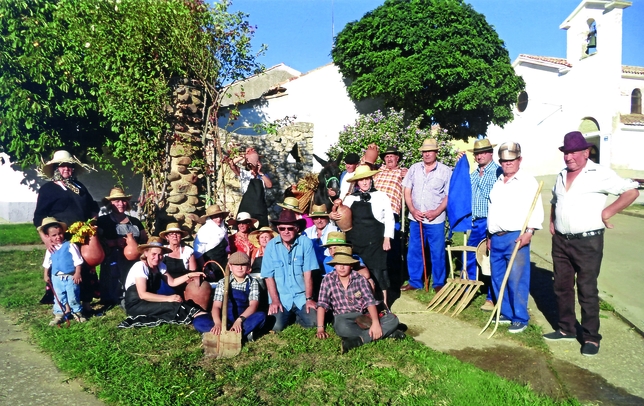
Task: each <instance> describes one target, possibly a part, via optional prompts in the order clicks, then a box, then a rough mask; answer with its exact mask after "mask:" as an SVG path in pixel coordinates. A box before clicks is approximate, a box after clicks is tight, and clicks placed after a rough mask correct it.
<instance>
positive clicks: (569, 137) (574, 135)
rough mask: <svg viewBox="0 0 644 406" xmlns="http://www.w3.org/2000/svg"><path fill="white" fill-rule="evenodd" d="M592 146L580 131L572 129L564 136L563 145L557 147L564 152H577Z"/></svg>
mask: <svg viewBox="0 0 644 406" xmlns="http://www.w3.org/2000/svg"><path fill="white" fill-rule="evenodd" d="M592 146H593V144H591V143H589V142H588V141H586V138H584V135H583V134H582V133H580V132H579V131H572V132H569V133H568V134H566V135H565V136H564V142H563V145H562V146H561V147H559V151H561V152H564V153H568V152H577V151H583V150H585V149H588V148H590V147H592Z"/></svg>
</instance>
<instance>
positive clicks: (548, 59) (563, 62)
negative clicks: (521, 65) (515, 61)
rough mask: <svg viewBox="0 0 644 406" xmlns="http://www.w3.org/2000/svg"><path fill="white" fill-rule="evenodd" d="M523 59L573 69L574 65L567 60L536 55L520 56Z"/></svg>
mask: <svg viewBox="0 0 644 406" xmlns="http://www.w3.org/2000/svg"><path fill="white" fill-rule="evenodd" d="M521 57H523V58H526V59H533V60H535V61H542V62H550V63H554V64H555V65H562V66H566V67H568V68H571V67H572V64H571V63H569V62H568V60H567V59H566V58H553V57H551V56H536V55H528V54H520V55H519V58H521Z"/></svg>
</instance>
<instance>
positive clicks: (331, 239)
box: [322, 231, 351, 247]
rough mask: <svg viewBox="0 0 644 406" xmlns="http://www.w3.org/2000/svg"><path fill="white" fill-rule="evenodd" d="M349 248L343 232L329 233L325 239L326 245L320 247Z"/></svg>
mask: <svg viewBox="0 0 644 406" xmlns="http://www.w3.org/2000/svg"><path fill="white" fill-rule="evenodd" d="M341 245H346V246H349V247H350V246H351V244H349V243H348V242H347V237H346V235H345V234H344V233H343V232H340V231H331V232H330V233H329V235H327V237H326V244H324V245H322V246H323V247H335V246H341Z"/></svg>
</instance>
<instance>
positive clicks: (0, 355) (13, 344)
mask: <svg viewBox="0 0 644 406" xmlns="http://www.w3.org/2000/svg"><path fill="white" fill-rule="evenodd" d="M0 388H2V389H1V390H0V405H12V406H21V405H50V406H76V405H77V406H93V405H103V402H101V401H99V400H98V399H96V397H95V396H94V395H92V394H90V393H88V392H85V391H84V389H83V387H82V386H81V385H80V384H79V382H78V381H76V380H70V379H69V378H68V377H67V376H66V375H65V374H63V373H61V372H60V371H58V369H57V368H56V367H55V366H54V363H53V362H52V360H51V358H50V357H49V355H47V354H44V353H43V352H41V351H40V350H39V349H38V347H36V346H35V345H32V344H31V343H30V342H29V335H28V334H27V332H25V331H23V330H22V329H21V327H20V326H19V325H17V324H16V323H15V321H14V320H12V319H11V318H10V316H9V314H8V313H6V312H4V311H3V310H2V309H0Z"/></svg>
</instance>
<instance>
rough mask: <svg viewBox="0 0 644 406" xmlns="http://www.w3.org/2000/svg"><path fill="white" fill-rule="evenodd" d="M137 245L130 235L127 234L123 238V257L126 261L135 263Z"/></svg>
mask: <svg viewBox="0 0 644 406" xmlns="http://www.w3.org/2000/svg"><path fill="white" fill-rule="evenodd" d="M138 247H139V244H138V243H137V242H136V240H135V239H134V236H133V235H132V233H127V235H126V236H125V248H123V256H125V259H127V260H128V261H135V260H137V259H139V251H138Z"/></svg>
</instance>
